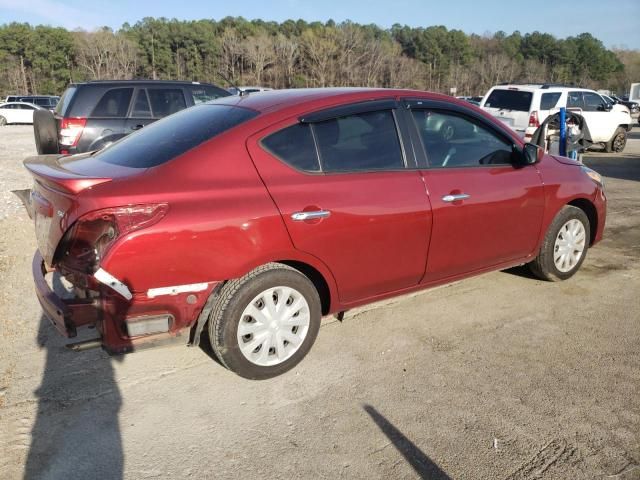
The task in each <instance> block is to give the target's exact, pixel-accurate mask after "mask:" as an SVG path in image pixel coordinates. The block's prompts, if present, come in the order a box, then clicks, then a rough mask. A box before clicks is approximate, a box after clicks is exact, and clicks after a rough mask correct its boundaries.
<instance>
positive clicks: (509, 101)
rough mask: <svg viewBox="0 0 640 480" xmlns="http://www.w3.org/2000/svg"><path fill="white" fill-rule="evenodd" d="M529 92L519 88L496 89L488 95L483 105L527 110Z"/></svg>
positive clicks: (529, 103)
mask: <svg viewBox="0 0 640 480" xmlns="http://www.w3.org/2000/svg"><path fill="white" fill-rule="evenodd" d="M531 97H532V94H531V92H524V91H521V90H500V89H496V90H494V91H493V92H491V94H490V95H489V98H487V101H486V102H485V103H484V106H485V107H488V108H497V109H499V110H516V111H518V112H528V111H529V107H530V106H531Z"/></svg>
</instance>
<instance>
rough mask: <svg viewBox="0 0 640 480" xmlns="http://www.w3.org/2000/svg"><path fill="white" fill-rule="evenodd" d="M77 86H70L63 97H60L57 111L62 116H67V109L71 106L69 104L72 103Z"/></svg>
mask: <svg viewBox="0 0 640 480" xmlns="http://www.w3.org/2000/svg"><path fill="white" fill-rule="evenodd" d="M76 90H77V88H76V87H69V88H67V89H66V90H65V92H64V93H63V94H62V97H60V100H58V104H57V105H56V110H55V111H56V113H57V114H58V115H60V116H65V115H66V112H67V109H68V107H69V104H70V103H71V99H72V98H73V95H74V94H75V93H76Z"/></svg>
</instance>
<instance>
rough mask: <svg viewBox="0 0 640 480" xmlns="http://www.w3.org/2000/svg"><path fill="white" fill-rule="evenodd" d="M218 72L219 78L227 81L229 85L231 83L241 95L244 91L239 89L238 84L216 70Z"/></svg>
mask: <svg viewBox="0 0 640 480" xmlns="http://www.w3.org/2000/svg"><path fill="white" fill-rule="evenodd" d="M216 73H217V74H218V76H219V77H220V78H222V79H223V80H224V81H225V82H227V83H228V84H229V85H231V86H232V87H233V88H235V89H236V90H237V91H238V95H239V96H241V97H242V96H243V95H244V92H243V91H242V90H240V87H238V85H236V83H235V82H232V81H231V80H229V79H228V78H227V77H226V76H225V75H223V74H222V72H216Z"/></svg>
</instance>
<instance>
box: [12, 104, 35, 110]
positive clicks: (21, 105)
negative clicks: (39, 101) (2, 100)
mask: <svg viewBox="0 0 640 480" xmlns="http://www.w3.org/2000/svg"><path fill="white" fill-rule="evenodd" d="M16 108H18V109H20V110H35V109H36V107H32V106H31V105H25V104H24V103H21V104H18V105H16Z"/></svg>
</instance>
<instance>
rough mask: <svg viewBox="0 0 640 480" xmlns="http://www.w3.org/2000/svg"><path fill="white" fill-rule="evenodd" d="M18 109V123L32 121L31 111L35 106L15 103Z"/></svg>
mask: <svg viewBox="0 0 640 480" xmlns="http://www.w3.org/2000/svg"><path fill="white" fill-rule="evenodd" d="M17 107H18V110H17V112H16V113H17V114H18V118H19V120H18V122H20V123H33V111H34V110H35V109H36V107H32V106H31V105H25V104H24V103H19V104H17Z"/></svg>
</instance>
